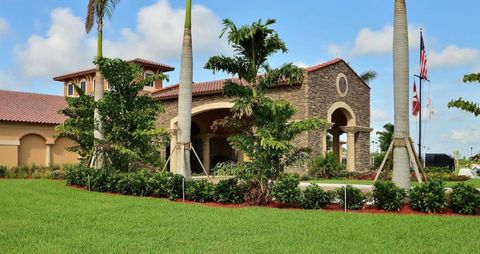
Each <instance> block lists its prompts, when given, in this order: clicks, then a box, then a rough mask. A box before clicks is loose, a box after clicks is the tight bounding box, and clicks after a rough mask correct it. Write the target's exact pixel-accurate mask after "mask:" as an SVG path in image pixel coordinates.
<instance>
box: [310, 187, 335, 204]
mask: <svg viewBox="0 0 480 254" xmlns="http://www.w3.org/2000/svg"><path fill="white" fill-rule="evenodd" d="M334 198H335V195H334V193H332V192H327V191H324V190H323V189H322V187H320V186H318V185H315V184H311V185H309V186H307V188H306V189H305V190H304V191H303V197H302V206H303V208H305V209H320V208H324V207H325V206H326V205H328V204H331V203H332V202H333V200H334Z"/></svg>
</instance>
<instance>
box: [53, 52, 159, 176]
mask: <svg viewBox="0 0 480 254" xmlns="http://www.w3.org/2000/svg"><path fill="white" fill-rule="evenodd" d="M95 63H96V64H97V65H98V66H99V68H100V70H101V72H102V74H103V75H104V77H105V78H106V80H107V81H108V83H109V84H110V87H111V89H110V90H109V91H107V92H105V96H104V97H103V99H102V100H100V101H98V102H94V101H93V98H92V96H91V95H87V94H85V93H82V92H81V91H79V90H81V89H77V91H78V92H79V96H78V97H72V98H67V102H68V106H67V108H65V109H63V110H61V111H60V112H61V113H63V114H64V115H65V116H67V117H68V119H67V120H66V121H65V122H64V123H63V124H61V125H59V126H58V127H57V131H58V133H59V134H58V136H60V137H67V138H69V139H72V140H73V141H75V142H76V144H77V145H76V146H74V147H71V148H70V150H72V151H75V152H78V153H79V155H80V156H81V157H82V161H83V162H84V163H88V162H89V161H90V159H91V157H92V156H93V150H94V138H93V128H94V121H93V109H94V108H98V112H99V113H100V117H101V121H102V125H103V130H104V137H103V139H102V140H97V141H96V142H97V143H98V146H97V152H99V151H98V149H100V150H101V151H102V154H103V156H105V157H104V159H105V160H104V163H105V166H104V167H114V168H115V169H117V170H120V171H126V172H129V171H133V170H136V169H138V168H145V167H147V168H160V167H161V166H162V165H163V160H162V159H161V157H160V156H159V155H160V152H159V147H160V145H161V144H162V143H163V142H164V140H165V138H166V137H167V135H168V134H167V132H166V131H165V130H164V129H161V128H158V127H157V123H156V121H157V119H158V114H159V113H161V112H162V111H163V108H162V107H161V105H160V104H159V103H158V102H157V101H155V100H154V99H153V98H152V97H151V96H150V95H148V94H146V93H144V92H143V88H144V87H145V86H147V85H149V84H151V83H152V82H153V81H154V80H156V79H165V78H166V77H165V76H164V75H163V74H156V75H152V76H150V77H147V78H145V79H143V72H142V69H141V67H140V66H138V65H135V64H131V63H128V62H126V61H123V60H120V59H107V58H101V59H97V60H96V61H95ZM104 167H103V168H104Z"/></svg>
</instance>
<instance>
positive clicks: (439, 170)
mask: <svg viewBox="0 0 480 254" xmlns="http://www.w3.org/2000/svg"><path fill="white" fill-rule="evenodd" d="M425 172H426V173H451V172H452V171H451V170H450V169H449V168H448V167H426V168H425Z"/></svg>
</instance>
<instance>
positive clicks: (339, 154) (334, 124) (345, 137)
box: [324, 102, 356, 172]
mask: <svg viewBox="0 0 480 254" xmlns="http://www.w3.org/2000/svg"><path fill="white" fill-rule="evenodd" d="M327 120H328V122H329V123H330V124H331V128H330V129H329V130H328V135H330V137H331V152H332V153H333V155H334V156H335V158H337V160H338V161H339V162H343V161H345V162H346V168H347V171H349V172H350V171H354V170H355V131H354V127H355V126H356V117H355V113H354V112H353V110H352V108H351V107H350V106H349V105H348V104H346V103H345V102H337V103H335V104H333V105H332V106H331V107H330V109H329V111H328V115H327ZM325 137H327V135H325ZM324 145H325V146H326V145H327V142H326V141H325V142H324ZM344 146H345V148H346V149H345V150H346V153H344V152H343V151H342V150H343V149H342V147H344ZM343 158H345V160H343Z"/></svg>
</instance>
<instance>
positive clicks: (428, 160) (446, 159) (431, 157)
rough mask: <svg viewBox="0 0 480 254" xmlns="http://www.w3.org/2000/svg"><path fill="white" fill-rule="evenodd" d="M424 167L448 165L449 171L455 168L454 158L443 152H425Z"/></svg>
mask: <svg viewBox="0 0 480 254" xmlns="http://www.w3.org/2000/svg"><path fill="white" fill-rule="evenodd" d="M425 167H427V168H428V167H448V169H450V170H451V171H454V170H455V160H454V159H453V158H452V157H451V156H449V155H447V154H443V153H427V154H425Z"/></svg>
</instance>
